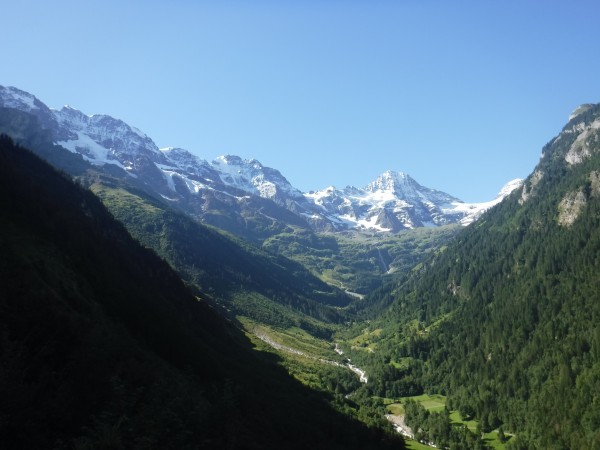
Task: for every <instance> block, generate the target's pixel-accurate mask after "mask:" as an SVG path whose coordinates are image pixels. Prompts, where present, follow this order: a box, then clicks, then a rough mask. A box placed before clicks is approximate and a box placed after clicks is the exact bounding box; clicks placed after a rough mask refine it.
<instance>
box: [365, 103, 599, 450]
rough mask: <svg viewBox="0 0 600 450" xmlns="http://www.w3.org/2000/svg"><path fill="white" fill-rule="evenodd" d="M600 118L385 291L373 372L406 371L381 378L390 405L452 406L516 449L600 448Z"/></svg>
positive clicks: (555, 146)
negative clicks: (388, 300)
mask: <svg viewBox="0 0 600 450" xmlns="http://www.w3.org/2000/svg"><path fill="white" fill-rule="evenodd" d="M599 118H600V106H598V105H594V106H589V107H587V109H586V111H585V112H583V113H581V114H579V115H578V116H576V117H574V118H573V119H572V120H571V121H570V122H569V123H568V124H567V125H566V126H565V128H564V129H563V131H562V132H561V134H560V135H559V136H558V137H557V138H555V139H553V140H552V141H551V142H550V143H549V144H548V145H546V146H545V147H544V150H543V156H542V158H541V160H540V162H539V164H538V166H537V167H536V170H535V172H534V173H533V174H532V175H531V176H530V177H529V178H528V179H527V181H526V184H525V186H524V188H522V189H520V190H519V191H517V192H515V193H513V194H512V196H511V197H510V198H509V199H507V200H506V201H504V202H503V203H501V204H500V205H499V206H497V207H496V208H494V209H493V210H492V211H490V212H489V213H487V214H486V215H484V217H483V218H482V219H480V221H478V222H477V223H475V224H474V225H472V226H470V227H469V228H468V229H466V230H465V231H464V232H463V233H461V234H460V235H459V237H458V238H457V239H456V240H454V241H452V242H451V243H449V244H448V246H447V247H446V248H443V249H441V250H440V251H439V252H438V253H437V254H436V255H435V256H434V257H433V258H431V259H430V260H429V261H428V263H427V264H425V265H420V266H417V267H416V268H415V269H414V271H413V276H412V277H411V278H410V279H409V280H408V281H407V282H405V283H404V284H402V285H401V286H388V287H387V290H385V292H387V294H389V295H390V296H391V297H392V298H393V304H392V306H391V308H390V310H389V311H388V312H387V313H386V314H385V315H384V316H383V318H382V319H381V320H380V321H379V322H378V323H377V324H375V325H372V327H373V328H376V327H379V328H382V329H383V331H382V332H381V338H380V339H379V340H378V342H377V345H378V352H377V353H378V355H375V356H372V357H370V360H371V362H370V364H372V365H373V366H374V368H373V369H372V370H376V369H375V367H384V366H385V365H386V364H387V363H389V361H396V362H398V361H401V362H402V363H403V364H402V365H403V367H404V369H403V370H398V369H395V368H393V367H389V368H388V369H386V370H383V371H382V370H381V369H379V372H380V373H383V375H382V379H381V381H380V383H378V385H377V386H376V387H374V390H375V391H378V392H376V393H377V394H378V395H386V394H387V395H388V396H391V397H394V396H401V395H411V394H414V392H415V391H419V390H421V391H422V390H424V391H428V392H440V393H444V394H447V395H449V406H450V408H451V409H459V410H461V411H462V412H463V414H464V415H465V416H470V415H471V414H474V415H475V417H476V418H478V419H479V420H480V421H481V424H482V428H483V429H484V430H486V429H491V428H496V427H498V426H500V425H501V426H502V427H503V428H504V430H509V431H511V432H513V433H516V434H517V436H516V437H515V438H513V439H511V441H510V444H509V446H511V447H513V448H523V449H526V448H540V449H551V448H556V449H567V448H571V449H574V448H600V431H599V430H600V394H599V393H600V182H599V181H600V133H599V128H600V127H599V124H600V120H599ZM385 292H384V294H385ZM381 295H382V293H381V292H380V296H381ZM357 357H360V354H357ZM362 357H363V358H367V357H369V356H368V355H363V356H362ZM407 381H410V383H408V382H407ZM415 384H417V386H416V387H415Z"/></svg>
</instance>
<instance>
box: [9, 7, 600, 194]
mask: <svg viewBox="0 0 600 450" xmlns="http://www.w3.org/2000/svg"><path fill="white" fill-rule="evenodd" d="M598 18H600V2H598V1H597V0H568V1H567V0H563V1H553V0H543V1H542V0H540V1H528V0H519V1H517V0H514V1H513V0H504V1H500V0H498V1H491V0H490V1H486V0H474V1H461V0H455V1H446V0H438V1H436V0H395V1H392V0H389V1H383V0H381V1H378V0H369V1H367V0H364V1H358V0H354V1H353V0H295V1H291V0H288V1H286V0H272V1H267V0H256V1H253V0H240V1H232V0H215V1H194V0H170V1H158V0H145V1H142V0H103V1H97V0H87V1H81V0H77V1H61V0H53V1H47V0H43V1H29V0H20V1H10V2H4V4H3V6H2V25H1V26H0V36H1V37H2V42H3V45H2V64H1V66H0V84H1V85H5V86H16V87H18V88H20V89H23V90H25V91H28V92H31V93H32V94H34V95H36V96H37V97H38V98H40V99H41V100H42V101H43V102H45V103H46V104H47V105H48V106H50V107H52V108H60V107H61V106H63V105H65V104H69V105H71V106H73V107H75V108H77V109H80V110H81V111H83V112H84V113H86V114H95V113H103V114H109V115H112V116H114V117H117V118H119V119H122V120H124V121H126V122H127V123H129V124H131V125H133V126H136V127H137V128H139V129H141V130H142V131H144V132H145V133H147V134H148V135H149V136H150V137H152V138H153V139H154V141H155V142H156V143H157V145H158V146H160V147H165V146H176V147H183V148H186V149H187V150H189V151H191V152H192V153H194V154H196V155H198V156H200V157H202V158H205V159H208V160H212V159H213V158H215V157H217V156H219V155H222V154H236V155H239V156H242V157H244V158H256V159H258V160H259V161H261V162H262V163H263V164H264V165H266V166H270V167H274V168H276V169H279V170H280V171H281V172H282V173H283V175H284V176H286V178H287V179H288V180H289V181H290V182H291V183H292V184H293V185H294V186H296V187H298V188H299V189H301V190H303V191H308V190H314V189H322V188H324V187H326V186H329V185H334V186H336V187H340V188H341V187H344V186H346V185H355V186H359V187H362V186H364V185H366V184H368V183H369V182H370V181H372V180H373V179H375V178H376V177H377V176H378V175H379V174H380V173H382V172H384V171H385V170H397V171H403V172H406V173H408V174H410V175H411V176H412V177H413V178H415V179H416V180H417V181H418V182H419V183H421V184H422V185H424V186H427V187H430V188H434V189H439V190H442V191H445V192H447V193H449V194H452V195H454V196H457V197H459V198H461V199H463V200H465V201H484V200H489V199H491V198H493V197H495V195H496V193H497V192H498V190H499V189H500V188H501V187H502V185H503V184H504V183H505V182H507V181H509V180H511V179H513V178H517V177H525V176H527V175H528V174H529V173H530V172H531V171H532V169H533V168H534V166H535V164H536V163H537V160H538V158H539V155H540V153H541V149H542V147H543V145H544V144H545V143H546V142H548V141H549V140H550V139H552V138H553V137H554V136H555V135H556V134H557V133H558V132H559V131H560V129H561V128H562V126H563V125H564V124H565V123H566V121H567V118H568V115H569V113H570V112H571V111H572V110H573V109H575V108H576V107H577V106H578V105H579V104H581V103H596V102H600V77H599V74H600V40H599V36H600V35H599V27H598Z"/></svg>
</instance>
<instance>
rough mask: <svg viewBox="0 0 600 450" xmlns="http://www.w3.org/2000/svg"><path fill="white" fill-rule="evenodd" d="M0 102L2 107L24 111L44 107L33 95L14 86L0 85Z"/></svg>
mask: <svg viewBox="0 0 600 450" xmlns="http://www.w3.org/2000/svg"><path fill="white" fill-rule="evenodd" d="M0 104H1V105H2V106H3V107H4V108H15V109H19V110H21V111H25V112H32V111H34V110H40V109H43V108H46V109H47V107H46V105H44V104H43V103H42V102H40V101H39V100H38V99H37V98H36V97H35V96H33V95H31V94H30V93H29V92H25V91H22V90H20V89H17V88H16V87H12V86H8V87H4V86H0Z"/></svg>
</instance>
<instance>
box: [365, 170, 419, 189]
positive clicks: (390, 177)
mask: <svg viewBox="0 0 600 450" xmlns="http://www.w3.org/2000/svg"><path fill="white" fill-rule="evenodd" d="M413 183H415V181H414V180H413V179H412V178H411V177H410V176H408V175H406V174H405V173H404V172H394V171H391V170H387V171H385V172H383V173H382V174H381V175H379V176H378V177H377V179H375V181H373V182H371V183H369V184H368V185H367V186H366V187H365V191H367V192H376V191H390V192H403V191H406V190H408V189H407V187H408V186H411V185H412V184H413Z"/></svg>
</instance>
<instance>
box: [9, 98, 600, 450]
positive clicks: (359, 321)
mask: <svg viewBox="0 0 600 450" xmlns="http://www.w3.org/2000/svg"><path fill="white" fill-rule="evenodd" d="M599 124H600V105H582V106H581V107H579V108H578V109H577V110H575V111H574V112H573V113H572V115H571V116H570V117H569V121H568V123H567V124H566V126H565V127H564V128H563V130H562V131H561V132H560V134H559V135H558V136H557V137H555V138H554V139H552V140H551V141H550V142H549V143H548V144H547V145H546V146H545V147H544V148H543V152H542V157H541V159H540V161H539V164H538V166H537V167H536V168H535V170H534V171H533V173H532V174H531V175H530V176H529V177H528V178H527V179H526V180H513V181H511V182H509V183H507V184H506V186H504V187H503V188H502V189H501V190H500V192H499V194H498V196H497V198H495V199H492V200H490V201H489V202H486V203H482V204H468V203H465V202H462V201H461V200H459V199H457V198H455V197H453V196H452V195H449V194H446V193H444V192H440V191H437V190H434V189H430V188H427V187H424V186H421V185H420V184H419V183H418V182H417V181H415V180H414V179H413V178H411V177H410V176H409V175H408V174H405V173H402V172H395V171H387V172H384V173H383V174H381V175H380V176H379V177H377V179H376V180H374V181H373V182H371V183H370V184H369V185H367V186H365V187H363V188H356V187H351V186H349V187H346V188H343V189H337V188H335V187H328V188H326V189H323V190H319V191H311V192H304V193H303V192H300V191H299V190H298V189H296V188H294V187H293V186H292V185H291V184H290V183H289V182H288V181H287V180H286V178H285V177H284V176H283V175H282V174H281V173H280V172H279V171H278V170H276V169H273V168H268V167H264V166H263V165H262V164H261V163H260V162H258V161H256V160H247V159H242V158H240V157H238V156H233V155H226V156H222V157H219V158H217V159H216V160H214V161H210V162H209V161H206V160H203V159H201V158H199V157H198V156H196V155H194V154H193V153H191V152H190V151H187V150H184V149H180V148H163V149H159V148H158V147H157V146H156V145H155V143H154V142H153V141H152V139H151V138H150V137H149V136H148V135H146V134H145V133H143V132H142V131H140V130H138V129H136V128H135V127H133V126H130V125H128V124H126V123H124V122H122V121H120V120H118V119H115V118H112V117H110V116H107V115H92V116H88V115H86V114H84V113H82V112H80V111H78V110H76V109H73V108H71V107H63V108H62V109H60V110H54V109H50V108H49V107H47V106H46V105H45V104H44V103H42V102H41V101H40V100H38V99H37V98H36V97H35V96H33V95H31V94H29V93H27V92H25V91H21V90H19V89H17V88H14V87H0V133H2V134H3V135H4V137H3V138H2V142H1V144H2V148H1V149H0V156H1V158H2V161H1V162H2V164H1V165H0V170H1V171H2V174H1V177H0V182H1V183H2V185H1V191H0V199H1V200H2V209H3V215H2V220H1V221H0V224H1V225H2V233H1V236H2V238H1V245H2V254H3V258H2V260H1V261H0V263H1V264H2V270H3V273H4V274H6V275H7V276H6V277H5V278H6V280H5V282H4V283H3V286H2V289H3V291H1V292H2V295H1V300H0V310H1V311H2V312H3V313H2V314H1V315H0V317H1V319H0V323H1V324H2V328H1V329H0V331H1V332H2V333H1V336H0V339H1V340H0V358H1V360H2V368H1V370H0V393H2V395H3V398H5V399H6V401H4V402H2V406H0V445H2V446H3V447H5V448H256V449H258V448H306V447H315V448H373V449H375V448H405V446H406V445H408V446H409V447H407V448H422V447H415V446H417V445H421V446H424V445H430V446H436V447H437V448H448V449H482V448H499V449H503V448H507V449H529V448H531V449H569V448H573V449H575V448H590V449H593V448H598V449H600V431H599V430H600V404H599V402H600V397H599V395H598V393H599V392H600V326H599V325H598V324H599V323H600V320H599V319H600V297H599V294H598V292H600V261H599V260H598V255H600V227H599V226H600V213H599V211H600V181H599V180H600V125H599ZM27 149H29V150H31V152H33V153H30V152H29V150H27ZM533 150H535V149H532V151H533ZM39 158H41V159H43V160H45V161H46V162H48V163H50V164H51V165H52V166H54V167H55V168H56V169H59V170H60V171H62V174H61V173H58V172H56V171H55V170H54V169H52V168H51V167H50V166H48V165H47V163H46V162H44V161H42V160H41V159H39ZM401 435H403V436H401ZM415 441H420V442H421V444H419V443H417V442H415Z"/></svg>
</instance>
